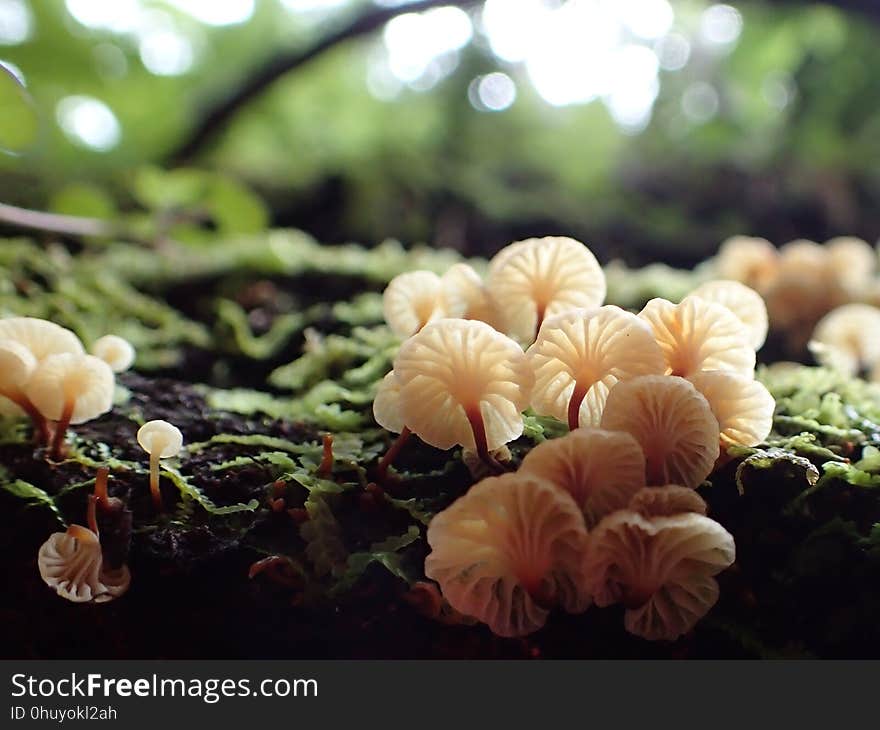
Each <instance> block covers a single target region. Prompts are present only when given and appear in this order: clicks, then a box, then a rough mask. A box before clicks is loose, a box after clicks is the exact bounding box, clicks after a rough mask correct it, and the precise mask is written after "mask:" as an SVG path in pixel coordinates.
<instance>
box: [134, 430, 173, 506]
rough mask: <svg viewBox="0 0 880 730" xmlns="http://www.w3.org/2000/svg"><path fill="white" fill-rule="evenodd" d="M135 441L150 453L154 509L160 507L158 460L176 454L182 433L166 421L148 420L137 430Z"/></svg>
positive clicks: (151, 489) (151, 490)
mask: <svg viewBox="0 0 880 730" xmlns="http://www.w3.org/2000/svg"><path fill="white" fill-rule="evenodd" d="M137 441H138V443H139V444H140V445H141V448H142V449H143V450H144V451H146V452H147V453H148V454H149V455H150V494H152V495H153V504H154V505H155V506H156V509H158V510H161V509H162V492H161V491H160V490H159V461H160V460H161V459H170V458H171V457H173V456H177V455H178V454H179V453H180V450H181V449H182V448H183V434H182V433H181V432H180V429H178V428H177V427H176V426H172V425H171V424H170V423H168V421H148V422H147V423H145V424H144V425H143V426H141V427H140V430H138V432H137Z"/></svg>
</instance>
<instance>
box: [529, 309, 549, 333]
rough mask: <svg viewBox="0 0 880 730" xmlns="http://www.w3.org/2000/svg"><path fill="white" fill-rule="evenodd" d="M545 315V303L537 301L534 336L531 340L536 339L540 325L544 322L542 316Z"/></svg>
mask: <svg viewBox="0 0 880 730" xmlns="http://www.w3.org/2000/svg"><path fill="white" fill-rule="evenodd" d="M546 316H547V305H546V304H543V303H539V304H538V305H537V307H536V308H535V336H534V337H533V338H532V339H533V340H537V339H538V333H539V332H540V331H541V325H542V324H544V318H545V317H546Z"/></svg>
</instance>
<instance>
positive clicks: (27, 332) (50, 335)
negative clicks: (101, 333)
mask: <svg viewBox="0 0 880 730" xmlns="http://www.w3.org/2000/svg"><path fill="white" fill-rule="evenodd" d="M0 340H14V341H15V342H18V343H20V344H22V345H24V346H25V347H26V348H27V349H28V350H30V351H31V354H32V355H33V356H34V357H35V358H36V359H37V362H40V361H42V360H45V359H46V358H47V357H49V356H50V355H60V354H64V353H69V354H71V355H82V354H83V352H84V350H83V346H82V342H80V341H79V337H77V336H76V335H75V334H74V333H73V332H71V331H70V330H68V329H64V327H61V326H60V325H57V324H55V323H54V322H49V321H48V320H45V319H37V318H35V317H8V318H6V319H0Z"/></svg>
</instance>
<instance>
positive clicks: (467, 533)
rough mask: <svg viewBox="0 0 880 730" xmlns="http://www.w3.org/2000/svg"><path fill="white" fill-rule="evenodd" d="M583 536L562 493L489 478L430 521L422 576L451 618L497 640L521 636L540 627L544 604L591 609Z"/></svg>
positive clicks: (523, 480)
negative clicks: (480, 626) (434, 585)
mask: <svg viewBox="0 0 880 730" xmlns="http://www.w3.org/2000/svg"><path fill="white" fill-rule="evenodd" d="M586 537H587V532H586V529H585V527H584V521H583V517H582V516H581V512H580V510H579V509H578V507H577V505H576V504H575V503H574V501H573V500H572V498H571V497H570V496H569V495H568V494H566V493H565V492H563V491H562V490H560V489H558V488H557V487H555V486H553V485H552V484H550V483H549V482H546V481H543V480H541V479H537V478H535V477H534V476H532V475H528V474H505V475H503V476H500V477H489V478H488V479H484V480H483V481H482V482H479V483H478V484H476V485H475V486H473V487H472V488H471V489H470V491H469V492H468V493H467V494H465V495H464V496H463V497H461V498H459V499H458V500H457V501H455V502H454V503H453V504H452V505H451V506H450V507H449V508H447V509H445V510H444V511H442V512H440V513H439V514H437V515H436V516H435V517H434V519H433V520H431V524H430V525H429V526H428V544H429V545H430V546H431V554H430V555H428V557H427V559H426V560H425V574H426V575H427V576H428V577H429V578H431V579H433V580H436V581H437V582H438V583H439V584H440V588H441V590H442V592H443V595H444V597H445V598H446V600H447V601H449V603H450V604H451V605H452V607H453V608H455V609H456V610H457V611H460V612H461V613H463V614H465V615H467V616H473V617H474V618H477V619H478V620H480V621H482V622H483V623H485V624H488V626H489V628H490V629H491V630H492V631H493V632H494V633H495V634H497V635H499V636H524V635H526V634H530V633H532V632H533V631H536V630H538V629H539V628H541V626H543V625H544V622H545V621H546V618H547V614H548V604H551V603H552V604H559V605H561V606H562V607H563V608H564V609H565V610H566V611H568V612H570V613H579V612H581V611H584V610H586V608H587V607H588V606H589V603H590V598H589V595H588V594H587V593H585V591H584V581H583V579H582V578H583V576H582V574H581V568H582V555H583V549H584V544H585V541H586Z"/></svg>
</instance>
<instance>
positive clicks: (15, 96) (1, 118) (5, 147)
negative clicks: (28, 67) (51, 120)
mask: <svg viewBox="0 0 880 730" xmlns="http://www.w3.org/2000/svg"><path fill="white" fill-rule="evenodd" d="M0 109H2V112H0V150H2V151H5V152H11V153H13V154H19V153H21V152H25V151H27V150H28V149H30V148H31V147H33V145H34V144H35V143H36V141H37V135H38V132H39V118H38V116H37V111H36V108H35V107H34V103H33V100H32V99H31V96H30V94H29V93H28V91H27V89H26V88H25V87H24V85H23V84H22V83H21V82H20V81H19V80H18V78H17V77H16V76H15V74H13V73H12V71H10V70H9V69H8V68H6V66H4V65H3V64H2V63H0Z"/></svg>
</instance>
